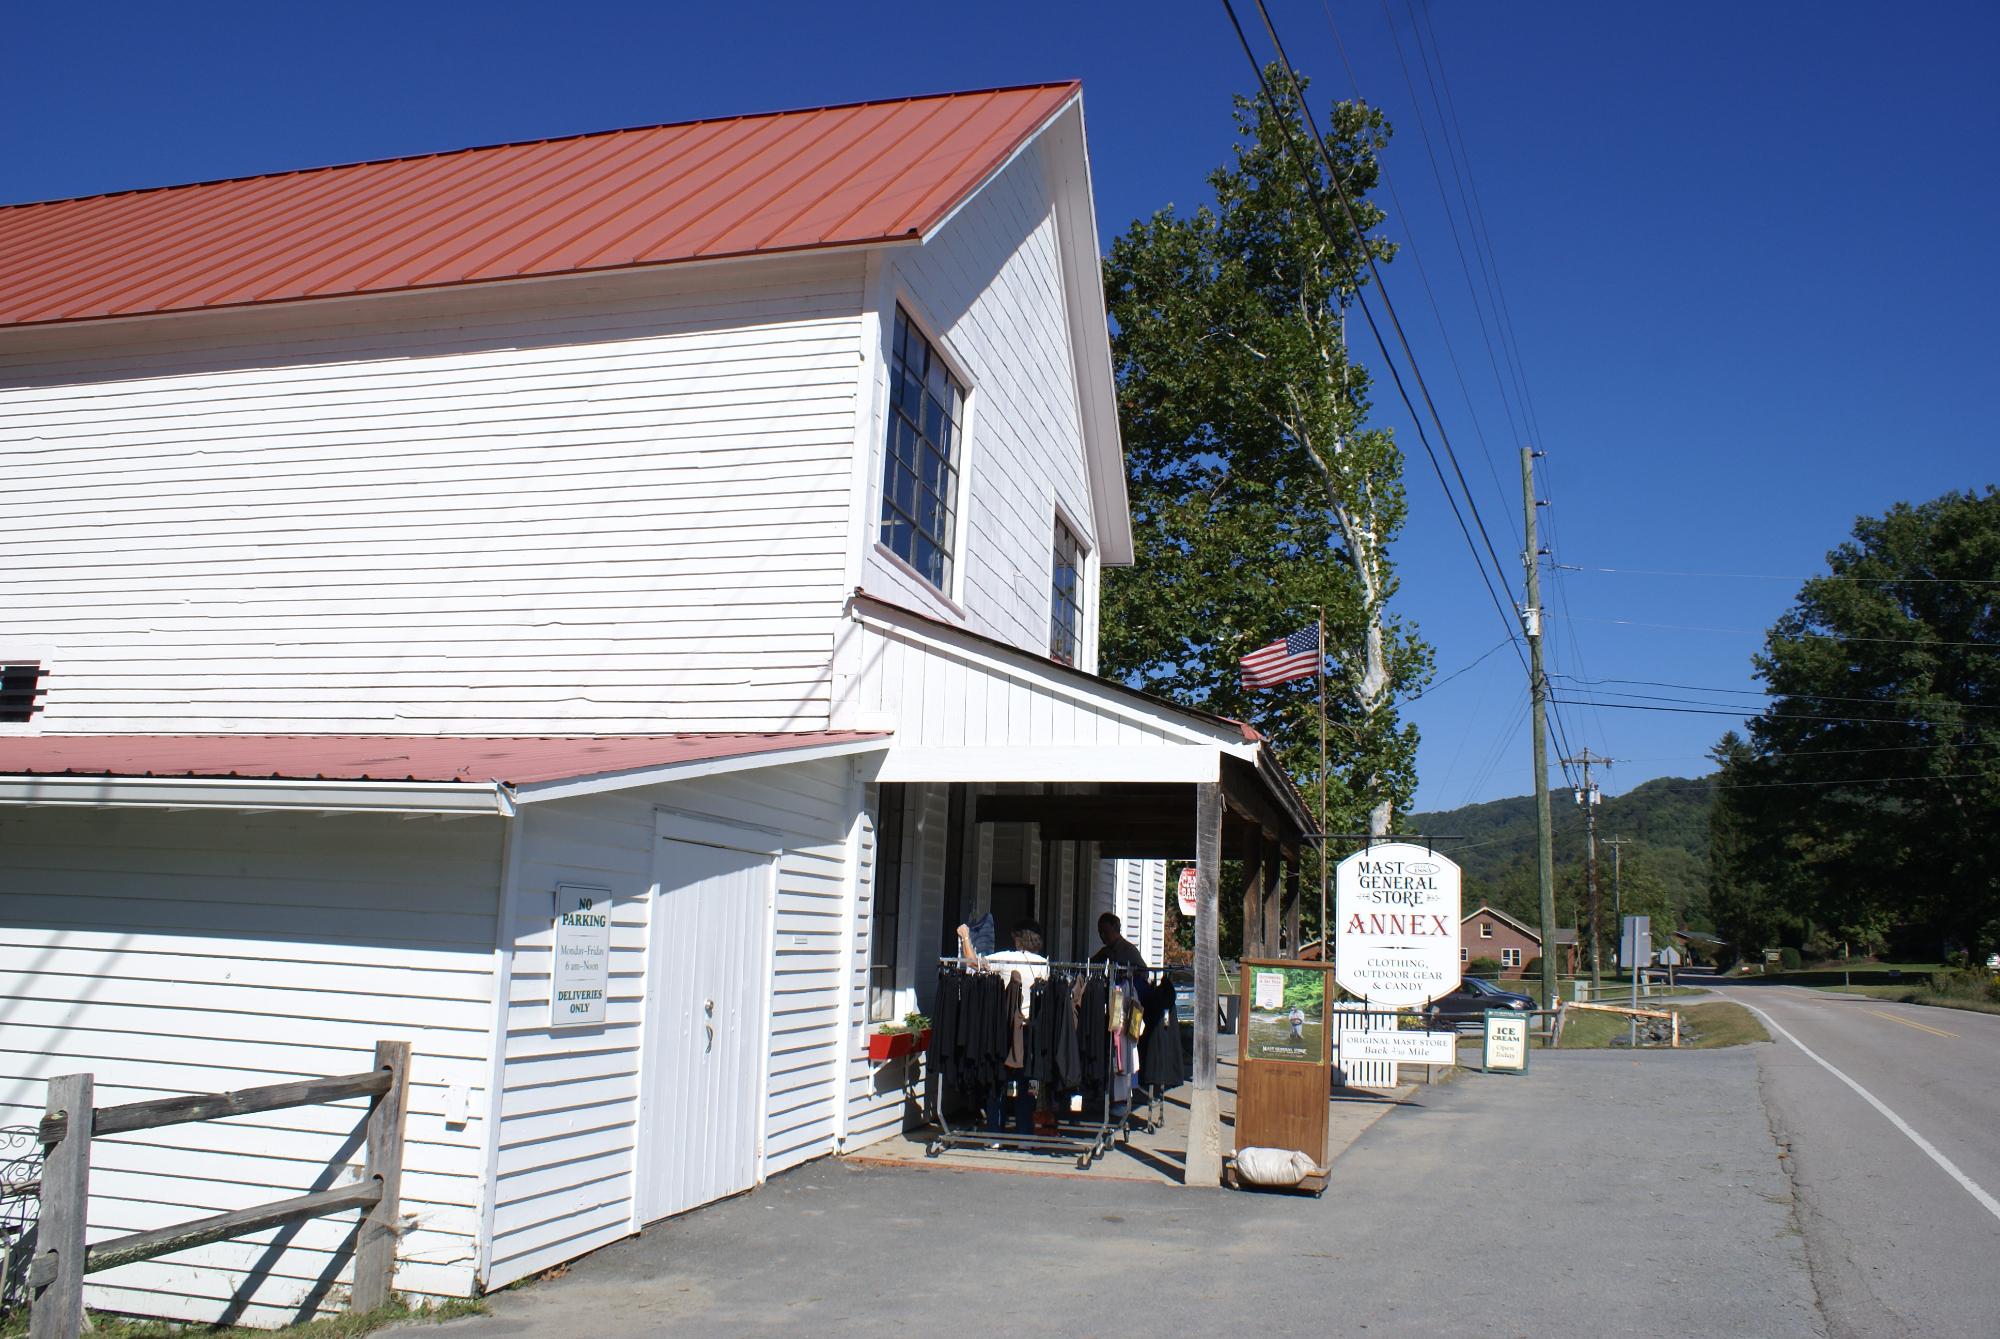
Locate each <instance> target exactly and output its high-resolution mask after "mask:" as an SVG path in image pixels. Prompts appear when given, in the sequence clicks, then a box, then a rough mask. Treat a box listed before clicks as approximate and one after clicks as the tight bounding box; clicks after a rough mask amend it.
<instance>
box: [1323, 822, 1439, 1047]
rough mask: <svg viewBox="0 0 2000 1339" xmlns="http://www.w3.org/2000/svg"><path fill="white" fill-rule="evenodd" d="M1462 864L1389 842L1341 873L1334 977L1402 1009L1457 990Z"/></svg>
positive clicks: (1353, 859) (1359, 854)
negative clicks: (1460, 866)
mask: <svg viewBox="0 0 2000 1339" xmlns="http://www.w3.org/2000/svg"><path fill="white" fill-rule="evenodd" d="M1459 891H1460V877H1459V870H1458V866H1457V865H1456V864H1454V863H1452V862H1451V861H1449V860H1447V859H1445V858H1444V857H1443V856H1441V855H1438V854H1437V853H1436V852H1434V851H1432V850H1430V849H1429V848H1428V847H1423V846H1414V845H1411V844H1410V843H1408V842H1383V843H1380V844H1378V845H1375V846H1371V847H1368V848H1367V849H1366V850H1362V851H1356V852H1355V853H1354V854H1353V855H1351V856H1349V857H1347V859H1345V860H1343V861H1341V862H1340V864H1339V866H1338V867H1336V870H1335V873H1334V937H1333V967H1334V970H1333V979H1334V980H1335V981H1337V982H1339V983H1340V985H1341V987H1342V988H1343V989H1345V990H1347V991H1348V992H1349V993H1350V994H1354V995H1359V996H1361V997H1363V998H1364V999H1366V1000H1367V1001H1368V1002H1369V1003H1370V1004H1376V1005H1381V1006H1382V1007H1384V1008H1390V1009H1400V1008H1407V1007H1411V1006H1414V1005H1421V1004H1426V1003H1428V1002H1430V1001H1431V1000H1434V999H1436V998H1437V997H1438V996H1440V995H1444V994H1448V993H1450V992H1451V991H1453V990H1455V989H1457V987H1458V982H1459V963H1458V946H1459V934H1458V919H1459V901H1460V898H1459Z"/></svg>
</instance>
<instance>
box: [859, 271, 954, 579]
mask: <svg viewBox="0 0 2000 1339" xmlns="http://www.w3.org/2000/svg"><path fill="white" fill-rule="evenodd" d="M886 316H887V319H886V321H885V323H884V324H885V326H886V332H885V335H884V338H883V344H882V369H883V382H884V396H883V401H882V415H881V421H880V428H879V431H878V434H877V439H878V441H879V443H880V446H881V451H882V461H881V469H880V470H879V471H877V473H876V478H875V483H876V487H877V490H878V493H877V499H876V506H875V508H874V511H873V522H872V523H873V525H874V535H875V547H876V549H877V551H878V552H880V553H883V554H885V555H887V556H888V557H889V559H890V560H891V561H893V562H894V563H895V564H896V565H897V566H898V567H901V568H902V569H903V570H904V571H906V572H908V573H909V574H910V575H911V576H913V577H915V578H916V579H917V580H919V581H921V582H922V583H923V584H924V585H925V586H926V587H928V588H929V589H930V590H931V591H933V592H934V593H935V594H937V595H938V596H939V597H940V598H942V599H943V600H944V601H945V602H946V603H948V604H953V605H954V606H955V603H956V596H955V592H956V591H957V590H958V587H959V583H960V579H961V572H962V569H963V564H962V563H961V562H960V561H959V558H960V552H959V550H960V547H961V540H962V538H963V536H964V532H965V515H964V513H965V482H966V477H967V468H966V466H967V463H968V461H969V459H970V451H969V447H968V438H969V436H970V431H971V425H972V417H973V405H974V389H973V382H972V378H970V377H969V376H967V375H966V373H965V369H964V367H963V365H961V364H960V363H959V361H958V360H957V359H956V358H954V357H953V356H952V355H951V352H950V350H949V349H947V348H946V347H945V343H944V341H943V340H942V339H941V338H939V337H938V335H937V334H936V333H935V331H934V330H933V328H932V326H931V325H930V323H929V322H928V321H926V320H924V319H923V318H922V317H921V316H920V315H919V314H918V311H917V309H916V305H915V304H914V303H913V302H911V301H910V300H909V299H908V297H907V296H906V295H903V294H898V295H896V297H895V298H894V299H893V300H892V301H891V302H890V303H889V304H888V311H887V313H886ZM905 332H907V334H908V336H910V337H914V338H915V339H916V340H918V341H920V342H921V344H922V346H923V351H924V353H925V355H926V358H925V366H924V368H923V369H922V370H921V371H920V372H919V373H918V379H919V381H920V383H921V386H922V389H921V390H920V391H919V394H920V395H925V398H926V399H927V400H929V401H930V402H931V403H936V401H935V397H933V396H929V395H927V394H926V392H928V391H929V390H930V389H931V377H930V375H929V374H930V371H931V370H932V369H933V368H935V369H936V370H937V371H938V372H940V373H941V374H942V377H943V378H944V379H945V381H946V384H947V386H948V388H949V389H951V390H953V391H955V392H956V415H955V416H954V415H953V413H952V411H951V409H949V408H947V407H946V406H943V405H939V406H938V408H939V410H940V413H941V415H942V418H943V421H944V422H945V423H947V424H948V425H949V427H950V441H949V443H948V444H947V445H946V447H945V449H943V450H942V451H940V450H939V449H938V446H937V443H935V442H934V441H932V440H931V438H930V435H929V432H928V431H927V428H926V425H925V423H924V422H923V421H921V419H920V418H913V417H911V416H910V414H908V413H907V412H906V411H905V409H904V406H903V404H902V394H901V393H902V389H903V384H904V377H903V373H902V371H901V370H899V369H905V368H907V366H908V360H907V359H906V358H905V356H904V355H905V352H906V347H905V346H906V343H907V340H906V338H905V337H904V336H905ZM921 409H922V405H919V410H920V411H921ZM905 432H906V433H907V434H908V437H909V440H910V449H911V450H912V451H913V452H914V455H913V456H911V457H908V458H905V456H904V455H903V454H902V453H901V452H900V451H899V450H898V449H897V445H896V443H897V441H898V437H899V435H900V434H903V433H905ZM927 452H928V453H929V454H931V455H936V456H937V457H939V459H940V460H941V462H942V468H941V471H940V473H941V474H942V475H943V476H944V477H943V479H942V484H943V487H942V488H939V489H932V488H930V487H929V485H927V484H926V482H925V473H926V469H925V467H926V465H927V464H928V458H927ZM899 467H900V472H901V473H906V474H908V475H909V479H910V487H909V489H908V492H909V495H910V498H911V502H910V506H909V508H908V509H905V507H904V505H903V503H902V502H900V501H898V500H897V496H896V493H897V490H896V488H895V487H894V484H895V481H896V478H897V474H898V472H899ZM926 493H928V494H929V495H930V496H931V497H932V498H935V500H936V505H937V508H938V510H939V511H940V512H941V517H940V519H941V521H942V524H943V533H942V534H937V533H933V532H932V531H930V530H929V529H927V528H925V525H924V522H923V520H922V518H921V516H920V515H919V514H918V513H919V512H921V511H923V510H925V509H926V506H925V503H926V499H925V496H924V495H925V494H926ZM895 525H901V526H903V527H906V528H907V532H908V534H909V536H910V538H909V541H908V544H909V552H908V553H904V552H902V551H900V550H898V549H897V547H896V544H895V539H894V536H895V533H896V532H895V530H894V528H892V527H893V526H895ZM924 545H929V547H930V548H931V549H932V550H934V551H935V553H936V554H937V555H938V567H939V569H940V570H938V571H935V572H933V571H929V570H926V567H925V565H924V563H923V561H922V559H923V556H924V553H923V546H924Z"/></svg>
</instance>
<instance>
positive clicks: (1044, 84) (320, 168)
mask: <svg viewBox="0 0 2000 1339" xmlns="http://www.w3.org/2000/svg"><path fill="white" fill-rule="evenodd" d="M1080 85H1081V81H1080V80H1076V79H1051V80H1044V81H1041V82H1037V83H1025V84H1002V85H999V86H996V87H993V88H961V89H948V90H944V91H941V92H935V93H913V94H909V95H907V96H904V97H900V98H861V99H856V100H854V101H851V102H832V103H827V104H825V105H823V106H812V107H783V108H779V109H777V110H775V111H761V112H740V113H737V114H736V115H733V116H695V117H688V118H685V119H683V120H679V121H658V122H652V123H649V124H644V125H630V126H614V127H611V128H609V129H605V130H582V131H578V132H576V133H574V134H570V135H544V136H540V137H538V138H534V139H519V140H499V141H496V142H494V143H491V144H468V145H463V146H461V147H459V148H456V149H433V150H430V151H429V152H425V153H401V154H390V155H388V156H386V157H382V158H356V159H350V160H348V161H346V162H340V163H318V164H315V165H313V166H311V167H287V168H278V169H275V170H273V171H269V172H246V173H243V174H241V175H240V176H234V177H206V178H203V179H201V180H198V181H174V182H167V183H164V184H162V185H158V186H128V187H126V188H125V189H123V190H116V191H96V192H93V193H91V194H89V195H65V196H57V197H55V198H53V199H48V200H17V201H14V202H12V203H4V204H0V214H5V213H9V212H11V211H14V210H27V209H45V208H48V207H49V206H52V205H66V204H79V203H82V202H84V201H87V200H115V199H121V198H123V197H126V196H132V195H155V194H159V193H160V192H163V191H185V190H193V189H195V188H197V187H202V186H227V185H232V184H234V183H237V182H244V181H266V180H271V179H275V178H278V177H301V176H309V175H312V174H313V173H317V172H338V171H340V170H342V169H344V168H351V167H380V166H384V165H386V164H389V163H414V162H422V161H424V160H425V159H431V158H453V157H456V156H458V155H460V154H471V153H485V152H488V151H491V150H496V149H520V148H528V147H531V146H534V145H538V144H567V143H571V142H573V141H576V140H586V139H608V138H610V137H611V136H613V135H631V134H638V133H641V132H644V131H650V130H671V129H674V128H676V127H679V126H696V125H716V124H721V123H723V122H729V121H763V120H769V119H771V118H774V117H780V116H805V115H809V114H811V113H814V112H835V111H850V110H854V109H857V108H862V107H887V106H894V105H897V104H907V103H915V102H934V101H940V100H943V99H947V98H967V97H979V96H982V95H992V94H999V93H1027V92H1034V91H1039V90H1042V89H1054V88H1076V87H1079V86H1080Z"/></svg>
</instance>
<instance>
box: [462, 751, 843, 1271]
mask: <svg viewBox="0 0 2000 1339" xmlns="http://www.w3.org/2000/svg"><path fill="white" fill-rule="evenodd" d="M852 766H853V764H852V763H850V762H848V761H846V760H831V761H822V762H810V763H794V764H789V765H779V766H772V767H764V768H757V769H754V770H751V771H747V772H739V773H735V774H732V775H729V776H721V777H712V778H706V779H701V780H694V781H685V782H677V783H673V784H669V785H664V786H653V787H646V788H642V789H635V790H630V791H619V792H613V793H610V794H604V795H596V796H590V797H586V798H581V799H575V800H561V801H553V802H550V803H546V804H539V805H530V806H525V807H524V808H523V810H522V817H521V819H520V820H519V821H520V822H522V823H523V824H524V825H525V826H524V827H523V829H522V832H521V834H520V836H519V837H518V839H517V840H518V841H519V843H520V869H519V876H518V880H517V887H516V890H515V896H514V899H513V904H512V906H511V907H510V908H509V913H508V916H509V919H508V925H509V942H510V943H511V944H512V945H513V948H514V955H515V956H514V974H513V983H512V987H511V992H510V994H509V998H508V1021H507V1036H506V1041H505V1046H506V1059H505V1076H506V1077H505V1080H504V1083H503V1091H504V1099H503V1102H502V1107H501V1117H500V1130H499V1162H498V1167H497V1169H496V1172H497V1177H496V1184H495V1200H494V1224H493V1246H492V1257H491V1260H492V1263H491V1266H490V1268H489V1270H488V1275H487V1279H486V1285H487V1286H488V1287H489V1288H497V1287H502V1286H505V1285H506V1284H508V1283H510V1282H512V1281H514V1280H515V1279H519V1278H524V1277H526V1276H528V1275H530V1274H533V1273H535V1272H536V1271H538V1270H541V1269H546V1268H548V1267H549V1266H551V1265H556V1264H560V1263H561V1262H563V1261H564V1260H568V1259H572V1258H574V1257H575V1256H578V1255H581V1254H582V1253H584V1252H585V1251H588V1250H592V1249H594V1248H596V1247H598V1246H601V1245H604V1244H605V1243H607V1242H610V1241H615V1240H617V1239H618V1238H620V1237H623V1236H625V1235H627V1234H628V1233H629V1232H630V1231H631V1230H632V1226H633V1221H634V1218H635V1216H636V1212H637V1211H636V1208H635V1205H634V1201H633V1195H634V1190H635V1176H636V1174H637V1165H638V1159H639V1157H640V1156H642V1154H641V1140H642V1131H641V1130H640V1128H639V1085H640V1076H641V1074H642V1072H643V1065H642V1059H641V1047H642V1045H643V1036H642V1033H643V1027H642V1024H643V1020H644V1015H645V992H646V974H647V970H648V963H647V934H648V924H649V918H650V914H651V904H652V897H651V889H652V882H653V847H654V843H655V841H656V840H657V838H656V836H655V832H654V815H655V812H656V810H657V809H661V808H664V809H668V810H672V811H674V812H677V813H687V814H693V815H697V816H700V817H704V818H709V819H714V820H717V821H720V822H723V823H728V824H734V825H737V826H739V827H746V828H752V829H757V830H760V831H761V832H766V833H775V834H777V837H778V840H779V841H780V842H781V843H782V853H781V855H780V857H779V862H778V891H777V907H776V919H775V922H774V924H773V927H772V928H773V942H772V944H771V947H770V953H771V955H772V956H771V962H772V994H771V1000H770V1009H771V1037H770V1074H769V1087H768V1092H767V1097H766V1102H765V1108H764V1111H763V1113H762V1116H761V1129H760V1134H759V1138H760V1141H761V1144H762V1150H763V1167H764V1171H765V1173H766V1174H769V1173H772V1172H777V1171H781V1170H783V1169H784V1168H787V1167H791V1166H795V1165H797V1164H798V1163H800V1162H803V1161H805V1160H806V1159H808V1158H812V1157H817V1156H819V1155H821V1154H825V1153H831V1152H834V1151H835V1146H836V1134H837V1125H838V1105H839V1102H840V1100H841V1092H842V1087H843V1079H844V1076H845V1074H846V1072H847V1068H848V1057H849V1056H850V1055H851V1054H852V1051H851V1049H850V1048H848V1047H846V1046H843V1044H842V1024H843V1021H844V1019H845V1017H846V1014H845V1005H846V1001H847V998H848V995H849V994H850V993H851V992H843V989H842V979H841V972H842V966H843V964H844V963H845V962H846V955H845V951H844V946H845V933H844V932H845V926H846V919H845V899H846V897H847V894H848V884H849V878H850V875H849V870H848V856H847V835H848V830H849V826H850V823H851V820H852V808H851V805H852V799H851V796H850V793H849V777H850V769H851V767H852ZM558 883H580V884H594V885H597V886H599V887H604V888H609V889H610V890H611V892H612V899H613V902H612V931H611V990H610V998H609V1000H608V1001H607V1006H606V1015H607V1016H606V1021H605V1025H604V1026H603V1027H600V1028H551V1027H550V1026H549V980H550V975H549V974H550V955H551V952H552V949H553V930H552V914H553V911H554V896H553V894H554V892H555V888H556V885H557V884H558ZM859 933H860V934H861V935H862V942H863V944H864V945H865V943H866V928H865V925H864V926H863V928H862V929H861V930H860V931H859ZM681 947H682V948H683V949H684V950H685V951H687V952H699V951H700V946H699V945H684V946H681ZM858 958H859V961H860V963H861V964H862V967H863V970H865V963H866V952H865V949H864V950H863V952H862V953H861V954H860V955H858ZM654 967H655V969H656V970H660V969H664V970H671V963H668V964H654ZM666 1152H668V1153H670V1152H671V1150H667V1151H666Z"/></svg>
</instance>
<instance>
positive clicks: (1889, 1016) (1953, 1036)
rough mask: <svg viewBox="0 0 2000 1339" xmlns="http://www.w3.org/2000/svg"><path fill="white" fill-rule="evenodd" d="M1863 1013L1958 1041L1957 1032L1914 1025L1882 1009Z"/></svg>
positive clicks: (1866, 1010)
mask: <svg viewBox="0 0 2000 1339" xmlns="http://www.w3.org/2000/svg"><path fill="white" fill-rule="evenodd" d="M1861 1012H1862V1013H1864V1014H1874V1015H1875V1016H1876V1017H1877V1018H1886V1019H1888V1020H1889V1021H1890V1022H1891V1023H1901V1024H1902V1025H1903V1026H1904V1027H1913V1028H1915V1029H1916V1030H1917V1031H1919V1032H1928V1033H1930V1034H1931V1035H1932V1036H1933V1037H1950V1038H1951V1039H1952V1040H1953V1041H1957V1040H1958V1034H1957V1033H1956V1032H1946V1031H1945V1030H1944V1029H1943V1028H1936V1027H1931V1026H1930V1025H1928V1024H1926V1023H1913V1022H1911V1021H1910V1020H1909V1019H1907V1018H1898V1017H1896V1015H1894V1014H1885V1013H1883V1012H1882V1011H1881V1010H1880V1009H1863V1010H1862V1011H1861Z"/></svg>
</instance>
